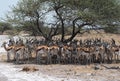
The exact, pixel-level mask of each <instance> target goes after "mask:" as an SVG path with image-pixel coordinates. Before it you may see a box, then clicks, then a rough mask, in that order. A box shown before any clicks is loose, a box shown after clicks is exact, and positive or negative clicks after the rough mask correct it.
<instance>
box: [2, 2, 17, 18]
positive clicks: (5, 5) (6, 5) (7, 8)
mask: <svg viewBox="0 0 120 81" xmlns="http://www.w3.org/2000/svg"><path fill="white" fill-rule="evenodd" d="M18 1H19V0H0V18H1V17H2V18H4V17H5V14H6V13H7V12H8V11H10V10H11V9H10V7H11V6H12V5H16V4H17V2H18Z"/></svg>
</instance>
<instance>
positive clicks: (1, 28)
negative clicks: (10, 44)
mask: <svg viewBox="0 0 120 81" xmlns="http://www.w3.org/2000/svg"><path fill="white" fill-rule="evenodd" d="M11 29H12V25H11V24H9V23H6V22H0V31H1V32H2V33H3V32H4V31H6V30H11Z"/></svg>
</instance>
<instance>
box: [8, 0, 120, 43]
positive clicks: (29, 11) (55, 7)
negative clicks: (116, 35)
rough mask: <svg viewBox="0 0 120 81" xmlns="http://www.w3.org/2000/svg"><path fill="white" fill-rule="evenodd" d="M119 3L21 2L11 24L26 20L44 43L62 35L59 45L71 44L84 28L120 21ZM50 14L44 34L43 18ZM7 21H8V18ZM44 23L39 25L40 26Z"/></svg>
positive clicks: (103, 0) (106, 0)
mask: <svg viewBox="0 0 120 81" xmlns="http://www.w3.org/2000/svg"><path fill="white" fill-rule="evenodd" d="M119 10H120V4H118V3H117V0H21V1H19V2H18V5H17V6H14V7H13V9H12V13H13V15H14V16H13V17H14V18H13V19H12V20H13V21H17V22H18V24H23V22H26V21H29V22H30V23H31V24H32V25H31V28H32V29H37V30H38V32H39V34H40V35H42V36H43V37H44V38H45V39H46V40H51V38H52V37H53V36H55V35H57V34H59V32H58V31H59V30H61V31H60V33H61V42H69V41H71V40H72V39H73V38H74V37H75V36H76V35H77V34H78V33H83V32H81V29H82V28H83V27H84V26H96V25H100V26H106V24H108V23H113V22H117V21H119V19H120V15H119V14H120V11H119ZM49 12H53V14H52V15H53V17H52V18H53V19H54V20H55V21H53V22H52V23H47V24H49V25H50V26H51V27H49V28H48V30H47V32H45V30H43V29H44V25H45V24H46V23H45V21H44V18H45V16H46V14H48V13H49ZM7 18H8V20H9V19H10V21H11V18H10V17H7ZM41 22H43V25H42V26H41V25H40V23H41ZM66 27H72V29H71V36H70V37H69V38H68V39H66V38H65V35H66V32H65V29H66Z"/></svg>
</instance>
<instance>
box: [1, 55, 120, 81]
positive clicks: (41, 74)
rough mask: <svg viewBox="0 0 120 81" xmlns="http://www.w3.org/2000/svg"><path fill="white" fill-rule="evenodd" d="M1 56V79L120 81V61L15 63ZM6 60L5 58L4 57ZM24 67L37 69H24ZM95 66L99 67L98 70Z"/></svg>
mask: <svg viewBox="0 0 120 81" xmlns="http://www.w3.org/2000/svg"><path fill="white" fill-rule="evenodd" d="M3 57H5V54H1V56H0V58H2V60H1V61H0V81H120V78H119V76H120V63H118V64H98V65H96V64H91V65H62V64H52V65H37V64H21V65H15V64H13V63H7V62H4V61H3ZM4 60H5V59H4ZM24 67H28V68H33V67H34V68H36V69H37V71H32V70H30V71H23V68H24ZM95 67H98V69H97V70H96V69H95Z"/></svg>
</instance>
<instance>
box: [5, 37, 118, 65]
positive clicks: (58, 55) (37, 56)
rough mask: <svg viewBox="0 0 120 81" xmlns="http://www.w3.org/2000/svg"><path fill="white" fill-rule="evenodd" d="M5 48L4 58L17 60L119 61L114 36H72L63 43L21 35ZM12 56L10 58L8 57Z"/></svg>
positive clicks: (48, 62) (54, 61) (63, 61)
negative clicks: (71, 38) (109, 37)
mask: <svg viewBox="0 0 120 81" xmlns="http://www.w3.org/2000/svg"><path fill="white" fill-rule="evenodd" d="M3 46H4V48H5V50H6V51H7V61H11V60H13V62H15V63H16V64H19V63H21V62H22V63H31V62H32V61H33V60H34V62H35V63H37V64H58V63H59V64H92V63H112V62H119V57H120V46H119V45H117V44H116V42H115V40H114V39H111V41H110V42H108V41H105V40H103V39H101V38H95V39H85V40H82V39H81V40H79V41H78V40H73V41H71V42H69V43H62V42H60V40H59V39H57V40H53V41H51V42H47V41H45V40H44V39H41V40H38V39H27V40H26V41H25V42H23V40H22V39H20V38H19V40H17V41H15V40H14V39H10V40H9V43H8V44H6V42H4V43H3ZM11 56H13V59H11Z"/></svg>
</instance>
